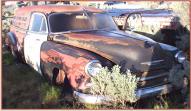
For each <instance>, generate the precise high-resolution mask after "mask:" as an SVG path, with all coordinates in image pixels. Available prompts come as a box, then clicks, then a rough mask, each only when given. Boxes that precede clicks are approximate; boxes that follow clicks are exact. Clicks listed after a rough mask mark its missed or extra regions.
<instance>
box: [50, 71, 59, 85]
mask: <svg viewBox="0 0 191 111" xmlns="http://www.w3.org/2000/svg"><path fill="white" fill-rule="evenodd" d="M58 73H59V68H57V67H55V68H53V70H52V74H53V75H52V82H53V84H56V77H57V76H58Z"/></svg>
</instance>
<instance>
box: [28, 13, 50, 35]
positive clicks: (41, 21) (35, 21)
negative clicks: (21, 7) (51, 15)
mask: <svg viewBox="0 0 191 111" xmlns="http://www.w3.org/2000/svg"><path fill="white" fill-rule="evenodd" d="M29 31H33V32H46V31H47V26H46V20H45V18H44V16H43V15H41V14H33V15H32V18H31V21H30V26H29Z"/></svg>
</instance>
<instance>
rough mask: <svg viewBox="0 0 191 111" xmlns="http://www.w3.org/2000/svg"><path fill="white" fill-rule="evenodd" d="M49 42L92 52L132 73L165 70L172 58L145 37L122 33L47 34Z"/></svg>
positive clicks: (100, 31)
mask: <svg viewBox="0 0 191 111" xmlns="http://www.w3.org/2000/svg"><path fill="white" fill-rule="evenodd" d="M50 37H51V38H52V40H53V41H55V42H59V43H63V44H67V45H72V46H75V47H78V48H82V49H85V50H88V51H91V52H94V53H96V54H98V55H100V56H102V57H104V58H107V59H109V60H110V61H112V62H114V63H115V64H119V65H120V66H122V68H124V69H130V70H132V71H134V72H143V71H150V70H156V69H159V68H164V69H169V68H170V67H171V66H172V64H171V63H172V57H170V55H168V52H167V51H165V50H163V49H162V48H161V47H160V45H159V44H158V43H157V42H155V41H153V40H152V39H149V38H147V37H145V36H142V35H139V34H136V33H133V32H123V31H103V30H96V31H81V32H71V33H59V34H58V33H57V34H51V35H50Z"/></svg>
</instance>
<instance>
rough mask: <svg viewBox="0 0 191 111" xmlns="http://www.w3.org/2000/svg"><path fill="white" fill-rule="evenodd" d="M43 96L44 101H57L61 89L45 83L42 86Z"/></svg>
mask: <svg viewBox="0 0 191 111" xmlns="http://www.w3.org/2000/svg"><path fill="white" fill-rule="evenodd" d="M40 92H41V97H42V102H43V103H49V102H50V103H55V102H57V101H58V99H59V96H60V94H61V91H60V89H59V88H57V87H55V86H50V85H49V84H48V83H44V84H42V85H41V87H40Z"/></svg>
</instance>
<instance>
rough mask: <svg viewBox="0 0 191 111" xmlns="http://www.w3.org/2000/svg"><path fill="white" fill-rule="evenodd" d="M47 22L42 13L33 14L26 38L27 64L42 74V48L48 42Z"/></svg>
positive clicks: (25, 53) (25, 52)
mask: <svg viewBox="0 0 191 111" xmlns="http://www.w3.org/2000/svg"><path fill="white" fill-rule="evenodd" d="M47 36H48V27H47V20H46V17H45V15H44V14H42V13H33V14H32V16H31V20H30V25H29V29H28V32H27V34H26V37H25V38H24V56H25V61H26V63H27V64H29V65H30V66H32V67H33V68H34V69H35V70H36V71H37V72H39V73H40V74H41V69H40V48H41V45H42V43H43V42H45V41H47Z"/></svg>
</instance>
